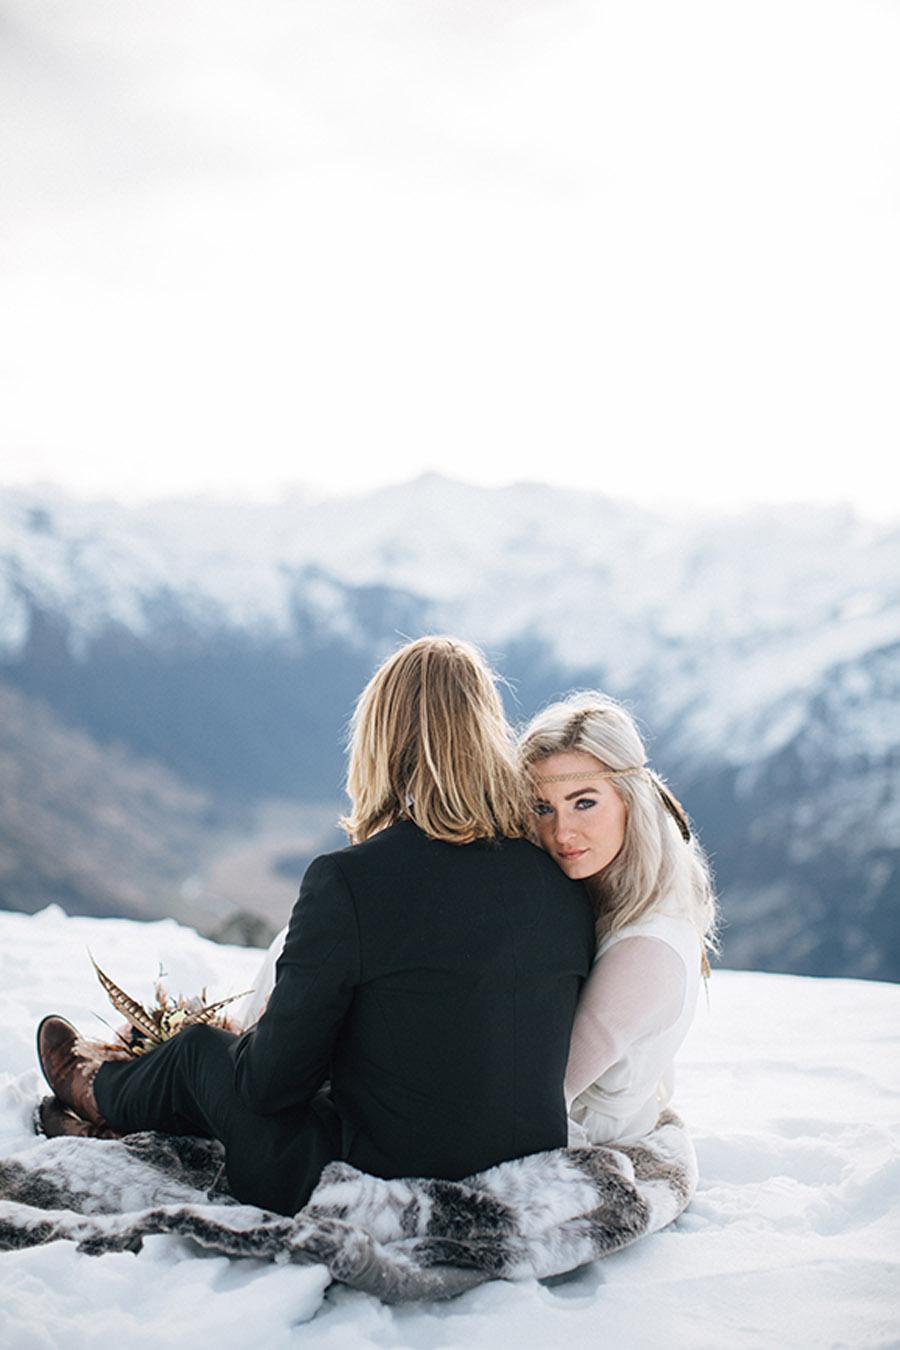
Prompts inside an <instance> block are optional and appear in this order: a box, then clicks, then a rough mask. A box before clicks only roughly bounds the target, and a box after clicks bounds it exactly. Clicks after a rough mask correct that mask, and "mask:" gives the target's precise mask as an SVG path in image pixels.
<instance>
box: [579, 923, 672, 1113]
mask: <svg viewBox="0 0 900 1350" xmlns="http://www.w3.org/2000/svg"><path fill="white" fill-rule="evenodd" d="M686 987H687V972H686V970H685V968H684V962H683V961H682V959H681V957H680V956H679V954H678V953H677V952H676V951H675V949H674V947H670V946H669V944H668V943H667V942H663V941H662V940H661V939H660V938H655V937H627V938H622V939H621V941H619V942H615V943H613V945H612V946H611V947H610V948H609V949H608V950H607V951H605V952H604V953H603V955H602V956H601V957H600V958H599V960H598V961H597V962H596V963H595V965H594V968H593V970H592V971H591V973H590V975H589V976H588V979H587V982H586V983H585V986H584V988H583V989H582V991H581V998H580V1000H579V1003H578V1010H577V1012H576V1013H575V1024H574V1026H573V1027H572V1041H571V1045H570V1047H569V1063H568V1067H567V1069H566V1109H567V1110H568V1108H569V1106H570V1105H571V1103H572V1102H573V1101H574V1099H575V1098H576V1097H577V1096H578V1095H579V1093H581V1092H583V1091H584V1089H585V1088H586V1087H589V1086H590V1085H591V1083H595V1082H596V1081H597V1079H598V1078H600V1077H601V1075H602V1074H604V1073H605V1072H606V1070H607V1069H609V1068H611V1067H612V1065H613V1064H616V1063H618V1061H619V1060H620V1059H622V1057H623V1056H624V1055H625V1053H626V1052H627V1050H628V1048H629V1046H631V1045H633V1044H634V1042H635V1041H637V1040H639V1039H640V1038H641V1037H642V1036H648V1035H653V1034H658V1033H659V1032H662V1031H665V1030H666V1029H667V1028H668V1027H670V1026H672V1025H673V1024H674V1023H675V1022H677V1020H678V1018H679V1017H680V1015H681V1010H682V1008H683V1006H684V995H685V989H686Z"/></svg>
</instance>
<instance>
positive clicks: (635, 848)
mask: <svg viewBox="0 0 900 1350" xmlns="http://www.w3.org/2000/svg"><path fill="white" fill-rule="evenodd" d="M569 750H581V751H584V752H586V753H587V754H589V755H593V757H594V758H595V759H596V760H599V762H600V764H601V766H602V768H603V770H604V771H605V772H606V773H607V774H608V776H609V781H610V784H611V786H612V787H613V789H614V790H615V791H616V792H617V793H618V794H619V796H620V797H621V798H622V801H623V802H624V803H625V815H626V819H625V838H624V841H623V844H622V847H621V849H620V850H619V852H618V853H617V855H616V856H615V858H613V860H612V862H610V863H607V865H606V867H604V868H603V869H602V870H601V871H600V872H598V873H597V875H596V876H593V877H590V878H588V880H587V883H586V884H587V885H588V888H589V890H590V892H591V895H592V898H593V901H594V909H595V913H596V915H597V935H598V937H599V938H602V937H605V936H607V935H608V934H610V933H614V932H616V931H617V930H618V929H620V928H624V927H625V925H626V924H630V923H635V922H636V921H637V920H638V919H641V918H643V917H644V916H645V915H646V914H648V913H649V912H650V911H651V910H652V909H654V908H655V907H657V906H663V905H666V907H668V905H672V904H674V905H675V906H676V907H677V908H678V909H680V910H681V911H682V912H686V913H687V916H688V917H689V918H690V919H691V920H692V922H693V923H694V925H695V926H696V928H697V931H698V933H699V935H700V940H701V943H702V949H703V961H704V970H705V971H706V970H708V964H707V960H706V953H707V952H712V951H715V950H716V900H715V894H714V892H713V885H712V877H711V874H710V867H709V863H708V861H707V858H706V855H705V854H704V852H703V850H702V848H701V847H700V845H699V844H698V843H697V840H696V839H695V838H694V836H693V833H692V831H691V828H690V823H689V821H688V817H687V814H686V812H685V810H684V808H683V807H682V805H681V803H680V802H679V801H678V800H677V798H675V797H674V796H673V795H672V793H671V792H670V791H669V789H668V788H667V787H666V785H665V783H664V782H663V780H662V779H661V778H660V776H659V775H658V774H657V773H655V772H654V771H653V769H651V768H650V767H649V765H648V763H647V751H646V749H645V747H644V743H643V741H642V740H641V736H640V733H639V731H638V729H637V726H636V725H635V721H634V718H633V717H632V716H631V714H630V713H629V712H628V711H627V710H626V709H625V708H623V707H622V705H621V703H617V702H616V700H615V699H613V698H610V697H609V696H608V695H606V694H601V693H598V692H597V691H596V690H588V691H586V692H584V693H576V694H570V695H569V697H568V698H566V699H563V700H562V701H561V702H559V703H554V704H552V705H551V706H550V707H549V708H545V709H544V710H543V712H539V713H538V714H537V716H536V717H534V718H533V719H532V720H531V722H530V723H529V724H528V726H527V727H526V728H525V731H524V732H523V733H522V736H521V739H520V742H519V756H520V762H521V764H522V767H523V769H524V771H525V772H524V774H523V776H524V777H526V778H529V779H531V782H532V793H534V791H535V782H534V780H535V779H536V778H537V777H539V773H536V772H535V771H536V769H537V768H538V766H539V764H540V761H541V760H543V759H546V758H547V757H548V756H549V755H557V754H562V753H565V752H566V751H569ZM537 790H538V791H539V787H538V788H537Z"/></svg>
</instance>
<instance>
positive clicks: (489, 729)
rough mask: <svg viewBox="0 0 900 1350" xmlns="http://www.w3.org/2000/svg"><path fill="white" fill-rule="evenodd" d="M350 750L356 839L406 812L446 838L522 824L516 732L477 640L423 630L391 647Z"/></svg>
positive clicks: (460, 840) (519, 831)
mask: <svg viewBox="0 0 900 1350" xmlns="http://www.w3.org/2000/svg"><path fill="white" fill-rule="evenodd" d="M349 750H350V762H349V765H348V769H347V794H348V796H349V797H350V803H351V805H350V812H349V814H348V815H347V816H346V817H345V818H344V819H343V820H342V822H341V824H342V825H343V826H344V829H345V830H346V831H347V833H348V835H349V836H350V839H351V841H352V842H353V843H361V842H362V840H364V839H368V838H369V836H370V835H373V834H375V833H376V832H377V831H378V830H382V829H384V828H385V826H387V825H393V824H394V822H395V821H397V820H399V819H400V818H401V817H406V818H408V819H410V820H413V821H414V822H415V823H416V825H418V826H419V828H420V829H421V830H423V831H424V832H425V833H426V834H427V835H430V836H431V838H433V839H443V840H445V841H446V842H447V843H450V844H469V843H471V842H472V840H474V839H491V838H494V837H495V836H498V835H504V836H506V837H508V838H516V837H519V836H522V835H524V834H525V833H526V830H527V827H528V816H529V805H530V803H529V798H528V795H527V792H526V790H525V786H524V784H523V781H522V778H521V775H520V774H519V772H518V769H517V765H516V758H515V750H514V746H513V737H512V732H511V730H510V727H509V725H508V724H507V721H506V718H505V716H504V714H503V705H502V703H501V701H500V695H499V694H498V692H497V687H496V683H495V678H494V675H493V673H492V672H491V669H490V667H489V666H488V664H487V662H486V661H485V659H484V657H483V656H482V654H481V652H479V651H478V650H477V648H475V647H473V646H472V645H471V643H468V642H463V641H461V640H460V639H459V638H454V637H423V638H418V639H416V641H415V642H409V643H407V644H406V646H405V647H401V648H400V649H399V651H396V652H394V654H393V655H392V656H389V657H388V659H387V660H386V661H385V662H384V664H383V665H382V666H380V667H379V669H378V670H377V671H376V672H375V674H374V675H373V676H372V679H371V680H370V681H369V683H368V684H367V685H366V687H365V689H364V690H363V692H362V694H361V695H360V697H359V700H358V702H357V704H356V709H355V711H354V714H353V720H352V723H351V728H350V745H349Z"/></svg>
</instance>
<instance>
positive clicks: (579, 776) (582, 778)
mask: <svg viewBox="0 0 900 1350" xmlns="http://www.w3.org/2000/svg"><path fill="white" fill-rule="evenodd" d="M643 772H644V770H643V769H597V770H595V771H594V772H593V773H591V772H588V773H547V774H544V776H543V777H542V778H534V779H532V781H533V782H535V783H577V782H581V783H589V782H590V781H591V779H592V778H624V777H625V775H626V774H629V773H630V774H634V773H643Z"/></svg>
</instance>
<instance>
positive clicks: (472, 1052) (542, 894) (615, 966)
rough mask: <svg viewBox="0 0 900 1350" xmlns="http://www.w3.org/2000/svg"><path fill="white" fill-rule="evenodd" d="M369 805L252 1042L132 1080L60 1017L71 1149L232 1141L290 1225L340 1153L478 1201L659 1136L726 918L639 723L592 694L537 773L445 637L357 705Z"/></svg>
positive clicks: (234, 1182) (182, 1055) (240, 1040)
mask: <svg viewBox="0 0 900 1350" xmlns="http://www.w3.org/2000/svg"><path fill="white" fill-rule="evenodd" d="M348 791H349V795H350V799H351V803H352V806H351V812H350V815H349V817H348V818H347V820H346V821H345V822H344V823H345V826H346V828H347V832H348V834H349V836H350V838H351V840H352V841H353V842H352V844H351V845H350V847H348V848H345V849H343V850H341V851H339V852H336V853H331V854H327V855H325V856H322V857H320V858H317V859H315V861H314V862H313V863H312V864H311V865H310V867H309V868H308V870H307V872H306V875H305V876H304V878H303V884H302V887H301V890H300V896H299V899H298V901H297V903H296V905H295V907H294V910H293V913H292V915H291V920H290V924H289V925H288V928H287V930H286V934H285V935H282V937H280V938H279V939H277V940H276V944H275V947H276V948H277V952H276V953H275V954H277V961H275V960H274V955H273V956H272V957H271V958H270V961H269V962H268V963H267V965H266V966H265V967H264V968H263V975H262V986H261V987H260V988H258V990H257V1005H256V1009H255V1015H258V1013H259V1010H260V1008H261V1007H264V1011H262V1015H261V1016H258V1020H257V1021H255V1024H254V1025H252V1026H250V1029H249V1030H246V1031H244V1032H243V1034H237V1035H235V1034H232V1033H230V1032H227V1031H223V1030H220V1029H218V1028H215V1027H211V1026H193V1027H190V1028H188V1029H187V1030H185V1031H183V1032H181V1033H180V1034H179V1035H177V1036H174V1037H173V1038H172V1039H171V1040H168V1041H166V1042H165V1043H164V1044H162V1045H160V1046H159V1047H157V1048H156V1049H154V1050H153V1051H152V1052H151V1053H147V1054H144V1055H142V1056H140V1057H139V1058H134V1059H126V1060H123V1059H110V1058H108V1057H107V1058H103V1056H101V1055H98V1053H97V1051H96V1049H94V1048H92V1047H91V1045H90V1043H86V1042H84V1041H82V1040H80V1039H79V1038H78V1035H77V1033H76V1031H75V1029H74V1028H73V1027H72V1026H71V1025H70V1024H69V1023H68V1022H66V1021H65V1020H64V1019H62V1018H59V1017H48V1018H45V1019H44V1021H43V1022H42V1023H41V1026H40V1028H39V1032H38V1053H39V1057H40V1060H41V1066H42V1068H43V1071H44V1074H45V1076H46V1078H47V1080H48V1082H49V1084H50V1087H51V1088H52V1090H53V1092H54V1094H55V1096H54V1097H53V1098H48V1099H47V1100H46V1101H45V1103H44V1105H43V1108H42V1121H43V1126H44V1130H45V1132H46V1133H47V1134H51V1135H52V1134H91V1135H97V1136H99V1137H104V1138H108V1137H111V1136H114V1135H115V1134H124V1133H130V1132H133V1131H138V1130H160V1131H164V1132H167V1133H170V1134H194V1135H203V1136H211V1137H214V1138H216V1139H219V1140H221V1142H222V1143H223V1144H224V1147H225V1159H226V1171H227V1176H228V1181H229V1185H230V1187H231V1190H232V1192H233V1194H234V1195H235V1196H236V1197H237V1198H238V1199H239V1200H241V1201H243V1202H245V1203H248V1204H254V1205H258V1206H260V1207H262V1208H264V1209H268V1210H274V1211H275V1212H277V1213H281V1214H293V1213H295V1212H296V1211H297V1210H298V1209H300V1208H301V1207H302V1206H303V1205H304V1204H305V1203H306V1201H307V1199H308V1198H309V1195H310V1194H311V1192H312V1190H313V1188H314V1186H315V1184H316V1182H317V1180H318V1178H319V1174H320V1172H321V1170H322V1168H323V1167H324V1165H325V1164H326V1163H327V1162H329V1161H331V1160H333V1159H345V1160H347V1161H349V1162H350V1163H352V1164H353V1165H355V1166H356V1167H358V1168H359V1169H361V1170H363V1171H365V1172H368V1173H372V1174H374V1175H375V1176H380V1177H387V1178H390V1177H400V1176H421V1177H441V1178H446V1179H451V1180H455V1179H459V1178H462V1177H465V1176H469V1175H471V1174H472V1173H475V1172H478V1171H481V1170H483V1169H486V1168H489V1167H491V1166H493V1165H494V1164H495V1163H498V1162H500V1161H502V1160H504V1159H508V1158H518V1157H522V1156H524V1155H526V1154H530V1153H536V1152H539V1151H542V1150H546V1149H552V1148H557V1147H559V1146H562V1145H565V1144H566V1142H567V1141H568V1142H569V1143H573V1144H575V1143H585V1142H595V1143H605V1142H609V1141H613V1140H615V1141H621V1142H627V1141H634V1140H636V1139H639V1138H641V1137H642V1136H643V1135H644V1134H646V1133H647V1132H648V1131H650V1130H651V1129H652V1128H653V1126H654V1124H655V1122H656V1120H657V1116H658V1114H659V1112H660V1109H661V1107H662V1105H663V1104H664V1103H665V1102H666V1100H667V1099H668V1096H669V1093H670V1090H671V1069H672V1061H673V1057H674V1055H675V1052H676V1050H677V1049H678V1046H679V1045H680V1043H681V1041H682V1040H683V1038H684V1036H685V1033H686V1031H687V1029H688V1026H689V1024H690V1021H691V1017H692V1015H693V1011H694V1006H695V1002H696V996H697V990H698V986H699V982H700V978H701V973H702V971H703V970H705V969H707V966H706V955H705V953H706V948H707V946H708V945H709V944H710V942H711V937H712V928H713V922H714V908H715V906H714V900H713V896H712V891H711V887H710V882H709V874H708V871H707V867H706V864H705V860H704V857H703V854H702V852H701V850H700V848H699V847H698V845H697V843H696V841H695V840H694V839H693V838H692V837H691V832H690V829H689V826H688V823H687V819H686V817H685V814H684V812H683V810H682V809H681V807H680V806H679V804H678V802H677V801H676V800H675V798H674V797H673V796H672V795H671V794H670V793H669V792H668V791H667V789H666V788H665V786H664V785H663V783H662V782H661V780H660V779H659V778H658V777H657V775H656V774H655V773H654V772H653V771H652V770H651V769H650V768H649V767H648V766H647V764H646V755H645V751H644V746H643V744H642V742H641V739H640V737H639V735H638V732H637V730H636V728H635V725H634V723H633V721H632V719H631V718H630V717H629V715H628V714H627V713H626V712H625V711H624V709H623V708H621V707H620V706H619V705H618V704H616V703H615V702H613V701H612V700H610V699H608V698H605V697H603V696H602V695H599V694H580V695H577V696H572V697H570V698H569V699H567V700H565V701H564V702H561V703H557V704H554V705H553V706H552V707H549V708H547V709H546V710H545V711H544V712H542V713H540V714H539V715H538V716H537V717H536V718H535V719H534V721H533V722H532V723H531V725H530V726H529V727H528V728H527V730H526V731H525V733H524V736H523V737H522V739H521V742H520V744H519V747H518V754H517V755H516V753H515V752H514V750H513V748H512V742H511V736H510V733H509V728H508V727H507V724H506V721H505V719H504V716H503V712H502V708H501V704H500V700H499V697H498V694H497V691H496V687H495V683H494V679H493V677H492V675H491V672H490V671H489V669H488V668H487V667H486V665H485V664H484V662H483V660H482V658H481V657H480V655H479V654H478V653H477V652H476V651H475V650H474V649H473V648H471V647H470V646H469V645H468V644H466V643H464V642H460V641H457V640H455V639H450V638H441V637H428V638H422V639H420V640H418V641H416V642H412V643H409V644H408V645H407V646H405V647H403V648H401V649H400V650H399V651H397V652H395V653H394V655H393V656H391V657H390V658H389V659H388V660H387V661H386V662H385V663H384V665H383V666H382V667H381V668H380V669H379V670H378V671H377V673H376V674H375V676H374V677H373V679H372V680H371V682H370V683H369V685H368V687H367V688H366V689H365V690H364V692H363V694H362V696H361V698H360V700H359V703H358V705H357V708H356V713H355V716H354V721H353V735H352V742H351V747H350V765H349V775H348ZM531 841H534V842H531ZM536 844H537V845H538V846H539V847H535V845H536ZM273 961H274V986H273V987H269V986H270V985H271V979H272V962H273ZM251 1020H252V1019H251Z"/></svg>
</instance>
